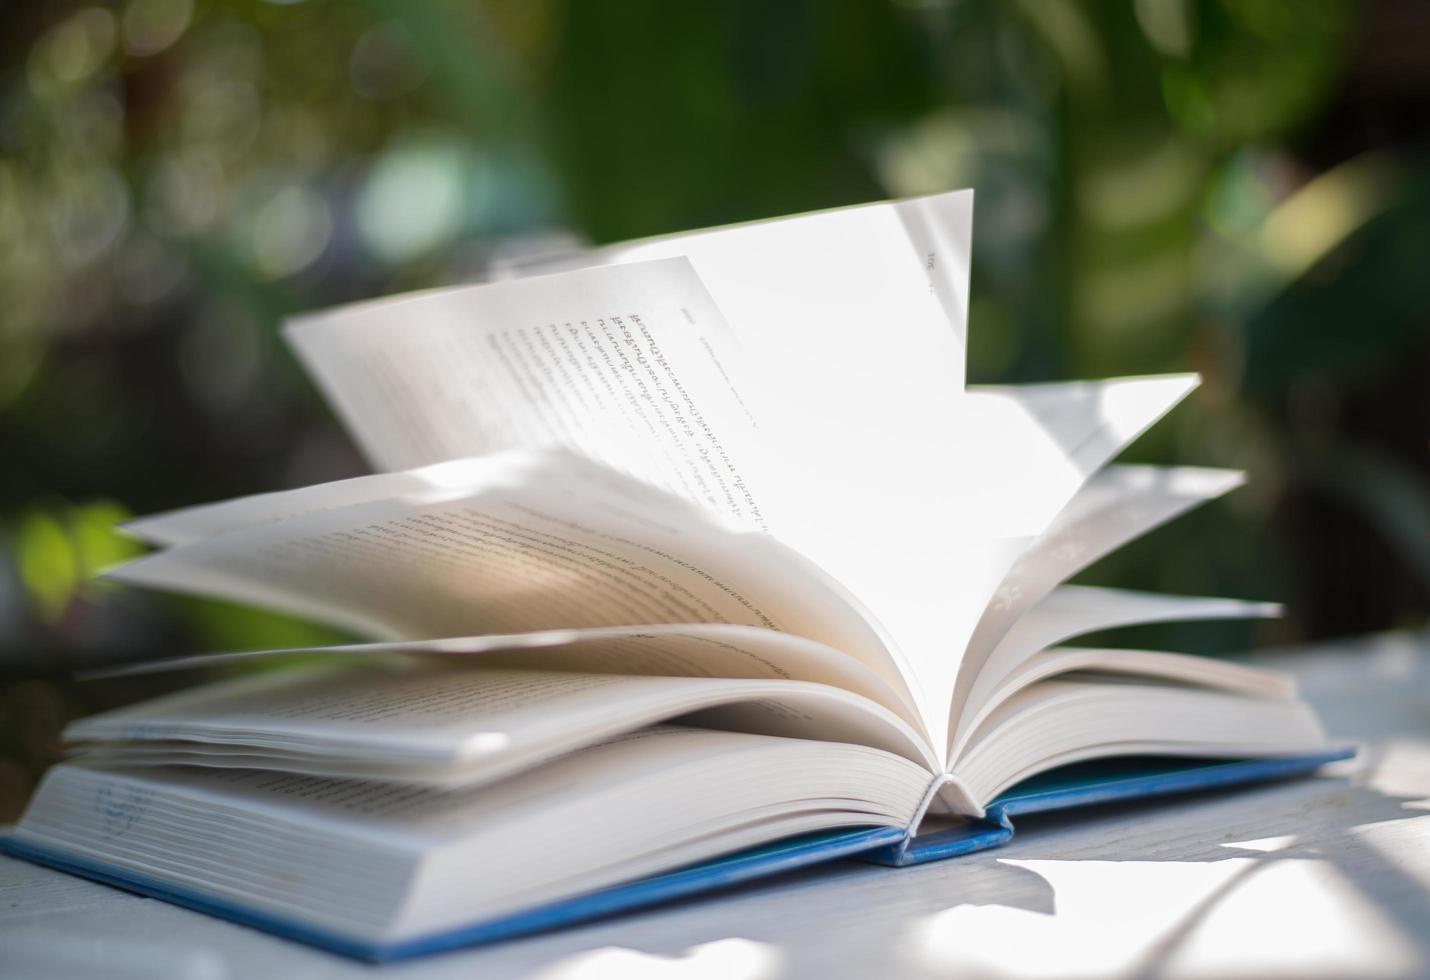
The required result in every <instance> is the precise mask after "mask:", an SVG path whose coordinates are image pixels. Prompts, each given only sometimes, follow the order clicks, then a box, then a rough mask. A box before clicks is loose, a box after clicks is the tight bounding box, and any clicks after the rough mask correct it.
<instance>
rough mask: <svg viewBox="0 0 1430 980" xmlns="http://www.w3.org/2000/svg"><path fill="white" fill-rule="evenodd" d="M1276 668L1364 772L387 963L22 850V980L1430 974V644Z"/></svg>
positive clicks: (1204, 798)
mask: <svg viewBox="0 0 1430 980" xmlns="http://www.w3.org/2000/svg"><path fill="white" fill-rule="evenodd" d="M1263 660H1265V661H1266V662H1268V663H1269V664H1270V665H1272V666H1275V667H1278V668H1281V669H1285V670H1289V671H1291V672H1293V673H1294V674H1296V676H1297V677H1298V679H1299V681H1300V683H1301V687H1302V691H1303V693H1304V694H1305V695H1306V696H1307V697H1308V698H1309V700H1310V701H1311V702H1312V703H1314V704H1315V705H1316V706H1317V708H1318V709H1319V710H1320V712H1321V716H1322V718H1323V719H1324V720H1325V722H1326V725H1327V727H1328V728H1329V729H1330V731H1331V732H1332V733H1333V734H1334V735H1336V736H1338V737H1340V738H1343V739H1349V740H1355V741H1357V742H1359V743H1361V744H1362V746H1363V752H1362V753H1361V756H1360V757H1359V758H1358V759H1356V760H1354V761H1353V762H1349V763H1341V764H1338V765H1337V767H1333V768H1332V769H1331V770H1329V774H1328V775H1325V776H1321V777H1317V778H1314V779H1308V780H1299V781H1293V782H1287V783H1282V784H1277V785H1268V786H1261V787H1256V788H1251V789H1248V790H1242V791H1238V792H1233V793H1210V794H1200V795H1197V796H1193V797H1187V798H1183V799H1181V800H1179V801H1176V802H1174V803H1172V804H1170V805H1168V804H1166V803H1161V804H1152V803H1144V804H1136V805H1123V806H1117V807H1110V808H1099V809H1096V810H1087V811H1084V812H1082V813H1080V814H1076V815H1072V816H1069V815H1057V814H1047V815H1044V816H1042V817H1026V818H1024V819H1023V821H1021V824H1020V827H1019V833H1018V836H1017V838H1015V840H1014V841H1013V842H1012V843H1011V844H1009V845H1008V846H1006V847H1003V848H1000V849H997V850H995V851H990V852H985V853H982V854H974V855H969V856H967V857H964V858H959V859H956V860H951V861H946V862H943V863H939V864H933V865H925V866H922V867H914V868H901V869H893V868H878V867H873V866H867V865H860V864H855V863H852V862H851V863H841V864H838V865H830V866H828V867H825V868H817V869H811V870H809V871H806V872H803V873H798V874H794V875H788V876H785V877H782V878H776V879H772V880H769V881H766V882H763V883H757V884H754V885H751V886H748V887H742V888H738V889H735V890H731V891H727V892H724V893H720V894H717V895H713V896H707V897H703V898H696V899H691V900H688V901H684V902H680V903H678V904H675V905H671V906H666V907H663V908H660V909H656V910H654V911H648V912H640V913H634V914H629V915H626V916H623V917H619V918H616V919H612V920H608V921H605V922H600V923H596V924H592V925H589V926H586V927H580V928H574V929H567V930H565V931H562V932H557V933H553V934H549V935H545V936H539V937H534V938H529V939H524V940H516V941H511V942H507V943H502V944H498V945H495V946H491V947H486V948H479V949H473V950H468V951H462V952H457V953H451V954H445V955H441V956H436V957H430V958H427V959H423V960H416V961H411V962H408V963H398V964H392V965H389V966H384V967H376V968H375V967H367V966H364V965H362V964H358V963H355V962H352V961H349V960H345V959H343V958H341V957H337V956H332V955H329V954H326V953H322V952H319V951H316V950H313V949H309V948H307V947H305V946H301V945H298V944H295V943H290V942H286V941H284V940H280V939H276V938H273V937H271V936H268V935H266V934H263V933H259V932H256V931H253V930H250V929H246V928H244V927H241V926H237V925H233V924H230V923H228V922H224V921H221V920H219V919H213V918H209V917H208V916H204V915H201V914H199V913H196V912H190V911H187V910H185V909H181V908H177V907H175V906H171V905H168V904H166V903H164V902H160V901H156V900H153V899H147V898H141V897H138V896H135V895H130V894H128V893H126V892H122V891H118V890H116V889H112V888H107V887H105V886H103V885H97V884H93V883H91V882H87V881H83V880H81V879H78V878H73V877H70V876H68V875H64V874H61V873H59V872H55V871H49V870H46V869H43V868H37V867H33V866H31V865H28V864H25V863H23V862H20V861H15V860H11V859H8V858H0V976H6V977H11V976H14V977H33V978H48V977H69V976H76V977H79V976H84V977H89V976H103V977H111V978H113V977H121V978H122V977H135V978H139V977H144V978H170V977H172V978H178V977H193V978H203V980H218V978H229V977H234V978H240V977H275V978H276V977H284V978H287V977H321V978H341V977H357V976H364V977H371V976H372V975H373V974H374V973H378V972H380V973H382V974H383V975H385V976H392V977H402V978H409V977H412V978H417V977H420V978H438V977H475V976H482V977H490V976H505V975H518V976H538V977H541V978H544V980H552V978H580V977H591V976H620V977H636V978H641V977H678V978H687V977H696V976H711V977H722V978H734V980H757V978H768V977H785V976H818V977H828V976H844V975H847V976H851V977H870V976H890V975H899V976H947V975H959V976H975V977H977V976H1007V975H1012V976H1039V975H1053V976H1069V975H1072V976H1087V975H1098V976H1102V975H1114V976H1124V975H1137V976H1140V975H1157V976H1167V977H1173V976H1213V975H1214V976H1218V977H1225V976H1258V977H1259V976H1270V975H1282V976H1289V975H1294V976H1298V977H1299V976H1329V977H1345V976H1423V975H1430V812H1427V811H1430V635H1407V634H1393V635H1388V636H1382V637H1376V638H1371V639H1366V640H1361V641H1357V642H1354V643H1343V644H1338V645H1332V646H1323V647H1316V648H1309V649H1306V650H1298V651H1293V652H1288V653H1285V654H1279V655H1275V656H1271V657H1266V658H1263Z"/></svg>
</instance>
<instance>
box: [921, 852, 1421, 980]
mask: <svg viewBox="0 0 1430 980" xmlns="http://www.w3.org/2000/svg"><path fill="white" fill-rule="evenodd" d="M1250 843H1262V844H1264V843H1266V840H1264V839H1263V840H1261V841H1253V842H1250ZM1239 846H1244V845H1239ZM1002 863H1004V864H1008V865H1012V866H1015V867H1020V868H1025V869H1027V870H1029V871H1032V872H1034V873H1036V874H1038V875H1040V876H1041V877H1043V878H1044V879H1045V880H1047V882H1048V883H1049V884H1050V885H1051V886H1052V888H1053V893H1054V908H1055V911H1054V913H1053V914H1052V915H1045V914H1042V913H1039V912H1029V911H1025V910H1022V909H1016V908H1010V907H1007V906H1002V905H981V906H978V905H959V906H955V907H953V908H950V909H945V910H943V911H941V912H937V913H935V914H933V915H931V916H928V917H926V918H925V919H923V920H922V921H920V922H917V923H915V924H914V926H913V927H912V928H911V930H910V939H911V942H910V944H909V947H908V948H909V949H910V954H911V955H912V956H913V957H914V958H915V959H916V961H917V962H918V964H919V965H920V966H921V967H924V968H929V967H938V968H939V969H948V968H950V967H962V968H964V969H966V970H971V971H979V970H985V971H990V972H997V973H999V974H1011V975H1015V976H1069V975H1074V976H1082V975H1090V974H1126V973H1137V974H1142V973H1149V972H1150V973H1158V974H1161V973H1166V974H1170V975H1177V974H1197V975H1203V974H1216V973H1220V972H1223V971H1229V972H1231V973H1234V974H1236V975H1256V974H1257V972H1258V971H1259V970H1265V971H1268V972H1275V973H1278V974H1287V973H1289V974H1295V975H1309V976H1347V975H1356V976H1378V975H1387V974H1400V973H1406V972H1414V971H1415V970H1417V969H1421V968H1423V967H1424V966H1425V965H1426V964H1425V960H1424V957H1423V956H1422V954H1421V953H1420V952H1419V951H1417V949H1416V947H1415V944H1414V942H1413V937H1406V936H1404V935H1403V934H1402V933H1401V932H1400V931H1399V930H1398V929H1397V928H1396V927H1395V925H1394V923H1393V922H1391V921H1389V920H1387V918H1386V917H1385V915H1384V914H1383V913H1382V912H1381V911H1380V910H1379V909H1377V908H1376V907H1375V905H1374V904H1372V902H1371V901H1370V900H1369V899H1368V898H1367V897H1366V896H1365V895H1364V894H1362V893H1361V892H1360V891H1358V890H1357V889H1356V888H1355V887H1354V886H1352V885H1351V884H1349V883H1348V882H1347V880H1346V879H1345V877H1344V876H1343V875H1342V873H1341V872H1340V871H1339V870H1338V869H1337V868H1336V867H1335V866H1334V865H1332V864H1330V863H1328V862H1325V861H1318V860H1300V859H1291V858H1275V857H1269V858H1250V857H1248V858H1230V859H1227V860H1223V861H1205V862H1176V861H1165V862H1164V861H1042V860H1038V861H1016V860H1005V861H1003V862H1002Z"/></svg>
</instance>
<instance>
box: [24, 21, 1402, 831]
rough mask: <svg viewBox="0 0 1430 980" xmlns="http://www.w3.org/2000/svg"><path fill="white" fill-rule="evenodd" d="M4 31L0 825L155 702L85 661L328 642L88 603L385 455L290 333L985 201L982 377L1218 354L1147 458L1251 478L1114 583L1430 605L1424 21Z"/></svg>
mask: <svg viewBox="0 0 1430 980" xmlns="http://www.w3.org/2000/svg"><path fill="white" fill-rule="evenodd" d="M5 24H6V30H5V31H4V32H3V33H0V300H3V313H0V454H3V456H0V458H3V459H4V473H5V478H4V480H3V482H0V659H3V664H4V665H5V666H6V669H8V670H9V672H10V673H9V676H11V677H14V678H17V679H18V678H19V677H20V676H21V675H25V674H29V675H39V677H40V678H41V679H32V680H27V681H25V682H24V684H25V685H28V686H26V687H25V688H24V690H26V691H28V692H29V693H28V694H27V695H25V696H24V697H23V698H22V697H21V695H20V694H19V693H17V691H18V690H19V688H18V687H17V688H16V690H12V691H10V692H9V693H8V694H6V695H5V697H3V698H0V712H5V713H6V717H5V719H4V720H3V721H0V731H4V732H7V733H8V734H7V736H6V737H7V738H10V739H11V741H12V742H15V743H16V744H20V743H23V744H24V745H28V746H30V748H28V749H24V750H23V751H21V750H20V749H13V750H12V751H11V752H9V754H8V758H9V759H11V760H21V761H20V762H16V763H15V764H14V765H12V764H11V763H8V762H7V763H5V764H4V767H0V811H4V810H6V809H7V804H6V803H5V800H6V799H13V798H14V794H15V792H22V791H23V783H24V781H25V779H26V778H28V777H26V776H25V773H27V772H33V771H35V769H34V766H35V765H38V762H37V760H39V759H40V758H41V757H42V756H43V755H44V752H43V751H40V750H36V749H34V748H33V747H34V746H35V745H41V744H49V743H48V742H47V741H46V740H47V739H49V740H52V739H53V736H54V730H55V726H57V725H58V724H59V723H60V720H62V719H63V717H64V716H65V715H66V714H67V713H69V712H71V711H74V710H89V709H92V708H94V707H98V706H100V705H102V704H103V703H105V702H106V700H112V699H114V698H121V697H124V696H128V695H129V694H131V693H132V690H131V689H129V688H125V689H123V690H122V691H118V693H116V690H115V689H111V688H106V687H103V686H99V685H90V686H86V687H76V686H74V685H73V684H72V683H70V682H66V681H61V680H58V679H57V678H58V676H59V675H58V673H57V670H58V669H59V668H61V667H68V666H75V665H83V664H90V663H96V662H104V661H112V660H116V659H122V658H126V657H131V656H135V655H138V654H143V653H180V652H185V651H188V650H192V649H203V648H209V649H213V648H232V647H239V646H254V645H264V644H270V643H274V644H276V643H286V642H302V641H305V640H307V641H314V640H318V639H321V638H322V637H323V636H325V635H326V634H325V633H324V632H323V631H321V630H317V629H314V628H312V627H308V626H304V625H302V624H293V623H291V622H287V621H284V620H282V619H280V618H277V617H272V616H268V615H265V614H260V613H255V612H252V611H249V610H241V609H236V608H233V607H230V606H226V605H223V604H217V603H205V602H198V601H195V600H177V599H174V600H171V599H166V598H163V597H157V596H147V595H139V594H134V593H130V592H127V591H121V590H116V589H108V588H102V587H100V586H99V585H98V584H97V583H95V582H94V580H93V573H94V572H95V571H96V570H98V569H99V568H101V567H103V566H104V565H105V564H107V563H109V562H112V561H115V560H118V559H120V558H122V557H124V556H125V555H126V554H128V553H129V550H130V546H129V545H127V544H126V543H125V542H124V541H123V540H122V539H121V538H119V537H118V536H116V535H115V534H114V533H113V532H112V531H111V530H110V529H109V526H110V524H111V523H112V521H113V520H114V519H115V518H118V517H122V516H123V515H125V514H127V513H130V512H133V513H142V512H149V511H153V510H158V509H162V508H166V507H173V506H179V505H184V504H190V503H195V502H199V501H204V500H209V499H214V498H219V497H225V496H230V495H233V494H237V493H242V492H252V491H259V490H267V489H274V488H278V487H283V486H292V485H298V484H303V483H309V482H314V481H317V480H322V479H332V478H337V477H342V476H347V475H351V474H353V473H356V472H360V471H361V469H362V464H361V463H360V461H359V460H358V459H357V457H356V455H355V453H354V452H353V450H352V448H351V446H350V445H349V444H348V442H347V441H346V440H345V438H344V437H343V436H342V434H341V433H340V432H339V430H338V428H337V426H336V425H335V424H334V422H333V420H332V419H331V417H330V416H329V415H328V414H327V411H326V409H325V408H324V407H323V405H322V404H321V402H320V400H319V399H318V398H317V396H316V394H315V392H314V391H313V389H312V388H311V387H310V385H309V384H308V382H307V381H306V380H305V379H304V378H303V377H302V376H301V375H300V374H299V372H298V371H297V369H296V367H295V365H294V364H293V362H292V361H291V360H290V359H289V357H288V356H287V354H286V353H285V352H284V350H283V348H282V345H281V342H280V340H279V338H278V334H277V326H278V324H279V322H280V321H281V318H282V317H283V316H284V315H286V314H288V313H290V312H294V311H297V310H302V309H308V308H313V307H317V306H322V305H328V304H332V303H336V302H341V301H346V300H351V299H356V298H361V297H368V296H372V295H377V294H381V293H386V292H391V291H396V290H401V289H408V288H414V287H419V286H425V285H432V284H439V283H451V282H457V281H464V280H470V279H474V278H479V277H481V276H482V275H483V273H484V270H485V269H486V268H487V266H488V265H489V263H490V262H492V261H493V259H496V258H500V257H502V256H504V255H510V254H513V253H518V252H521V251H524V250H529V249H536V248H542V247H547V246H550V245H551V244H554V243H565V242H570V241H573V240H589V241H595V242H602V241H610V240H616V239H622V238H629V237H634V236H640V235H647V234H653V233H658V232H665V231H671V230H676V229H680V228H688V227H697V226H703V225H710V224H717V223H723V222H729V221H738V220H745V219H751V218H760V217H766V216H771V215H776V214H784V213H789V212H795V211H800V210H806V209H811V208H820V207H829V206H835V205H843V204H850V203H855V202H860V201H865V200H871V199H877V198H883V197H889V196H900V195H907V194H918V193H925V192H932V191H938V190H944V189H948V188H953V187H962V186H972V187H975V188H977V191H978V203H977V219H976V226H977V233H976V255H975V261H974V278H975V282H974V294H973V301H972V315H971V319H972V330H971V334H972V344H973V349H972V351H971V354H970V376H971V378H972V379H973V380H974V381H978V382H993V381H1025V380H1042V379H1050V378H1063V377H1077V376H1085V377H1098V376H1106V375H1111V374H1119V373H1152V372H1157V371H1164V370H1186V369H1195V370H1199V371H1201V372H1202V373H1203V374H1204V376H1205V378H1206V381H1207V383H1206V386H1205V388H1204V389H1203V391H1202V392H1201V393H1200V394H1199V396H1198V397H1197V398H1196V399H1194V401H1193V403H1192V404H1191V405H1189V406H1186V407H1184V408H1182V409H1180V410H1179V411H1178V413H1177V414H1176V415H1175V416H1174V417H1173V418H1172V419H1171V420H1169V422H1167V423H1165V424H1163V425H1161V426H1159V427H1158V428H1157V429H1156V430H1154V432H1153V433H1152V434H1151V435H1149V436H1148V437H1147V438H1146V439H1144V440H1143V441H1142V442H1141V443H1140V444H1139V446H1138V447H1137V448H1136V450H1135V453H1136V454H1137V455H1138V456H1139V457H1140V458H1143V459H1149V460H1156V461H1168V460H1172V459H1176V460H1180V461H1184V462H1198V463H1205V464H1211V465H1230V466H1240V467H1244V468H1246V469H1248V470H1250V471H1251V475H1252V483H1251V486H1250V487H1249V488H1248V489H1247V490H1244V491H1242V492H1240V493H1239V494H1237V495H1235V496H1233V497H1232V498H1231V499H1230V500H1229V501H1228V502H1227V503H1225V504H1219V505H1216V506H1214V507H1213V508H1210V509H1208V510H1207V511H1206V512H1205V513H1199V514H1197V515H1194V516H1192V517H1189V518H1187V519H1185V520H1184V521H1182V522H1179V523H1178V524H1176V525H1174V526H1172V527H1170V528H1168V529H1166V530H1164V531H1161V532H1158V533H1157V534H1156V535H1154V536H1153V537H1152V538H1151V539H1149V540H1148V541H1146V542H1143V543H1139V544H1137V545H1134V546H1133V547H1131V548H1129V549H1127V550H1126V551H1125V552H1124V553H1122V554H1119V555H1117V556H1114V557H1113V558H1111V559H1108V560H1107V561H1105V562H1103V563H1102V564H1101V565H1100V566H1099V567H1098V568H1097V569H1095V570H1094V571H1093V573H1092V574H1090V575H1089V576H1088V580H1089V581H1099V582H1107V583H1116V584H1121V585H1126V586H1131V587H1141V588H1153V589H1159V588H1160V589H1174V590H1180V591H1188V592H1201V593H1210V594H1235V595H1254V596H1263V597H1267V598H1277V599H1283V600H1285V601H1286V602H1287V603H1288V604H1289V606H1290V616H1289V618H1288V620H1287V621H1286V622H1285V623H1282V624H1272V625H1270V626H1267V627H1261V628H1260V629H1261V634H1262V638H1271V639H1295V638H1303V637H1315V636H1321V635H1330V634H1335V633H1340V632H1349V631H1356V630H1366V629H1377V628H1384V627H1389V626H1394V625H1398V624H1403V623H1408V622H1412V621H1414V620H1417V619H1420V618H1423V617H1424V615H1425V611H1426V607H1427V592H1430V530H1428V529H1430V489H1427V488H1428V487H1430V415H1427V413H1430V399H1427V398H1426V397H1425V386H1426V382H1427V381H1430V342H1427V336H1430V331H1427V329H1426V327H1427V322H1430V279H1427V278H1426V276H1425V275H1424V273H1423V271H1422V266H1423V263H1424V257H1425V256H1426V255H1427V254H1430V221H1427V218H1430V181H1427V178H1426V177H1425V176H1424V173H1425V172H1426V171H1425V167H1424V165H1423V164H1424V159H1425V150H1426V147H1425V146H1424V145H1423V136H1422V134H1423V133H1425V132H1426V131H1427V129H1426V126H1425V123H1426V121H1427V120H1426V116H1427V111H1430V13H1428V12H1427V8H1425V7H1424V6H1423V5H1421V4H1418V3H1415V2H1412V0H1400V2H1388V0H1387V2H1376V3H1352V2H1329V0H1239V2H1232V0H1224V2H1218V0H1205V2H1192V0H1094V2H1074V0H1021V2H1002V3H1000V2H992V0H903V2H886V0H784V2H781V3H756V2H750V0H738V2H737V0H731V2H725V3H720V4H673V3H662V2H657V0H642V2H636V0H613V2H607V3H592V2H586V3H582V2H576V0H566V2H561V0H501V2H497V0H492V2H486V3H478V2H456V0H424V2H420V3H404V2H401V0H366V2H362V3H352V2H349V3H340V2H332V0H306V2H281V3H280V2H264V0H122V2H118V0H116V2H87V3H86V2H69V0H53V2H46V3H31V4H28V5H26V4H20V5H15V4H11V5H9V6H8V7H7V10H6V15H5ZM1154 634H1155V635H1153V634H1148V636H1147V637H1146V641H1147V642H1150V643H1157V644H1159V645H1165V646H1171V647H1177V646H1181V647H1183V648H1187V649H1213V648H1215V647H1216V645H1217V644H1228V643H1230V644H1232V645H1239V644H1245V643H1247V642H1249V641H1250V639H1251V635H1250V628H1249V627H1245V626H1219V627H1216V628H1211V627H1186V628H1177V627H1159V629H1158V630H1157V631H1154ZM1129 637H1130V638H1131V639H1130V640H1129ZM1142 639H1143V637H1141V636H1140V635H1139V634H1136V633H1132V634H1123V635H1122V637H1121V641H1122V642H1129V641H1138V642H1140V641H1141V640H1142ZM46 677H48V679H44V678H46ZM35 685H39V687H36V686H35ZM37 691H38V692H39V693H36V692H37ZM22 705H23V706H25V707H23V708H22V707H21V706H22ZM37 705H49V706H50V707H49V708H45V709H44V710H41V709H40V708H39V707H36V706H37ZM7 706H8V707H7ZM22 716H23V717H22ZM17 719H18V720H17ZM16 725H19V726H21V729H24V726H40V728H43V729H44V730H45V731H48V732H49V734H48V735H44V734H41V735H34V734H33V733H32V734H31V735H18V734H15V733H16V732H17V731H19V730H20V729H17V728H15V726H16ZM25 730H28V729H25ZM17 740H18V741H17ZM17 766H18V768H16V767H17ZM6 767H8V768H6ZM12 784H14V785H15V786H21V787H22V789H21V790H14V791H12V790H11V789H7V788H6V787H10V786H11V785H12ZM7 794H8V795H7Z"/></svg>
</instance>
